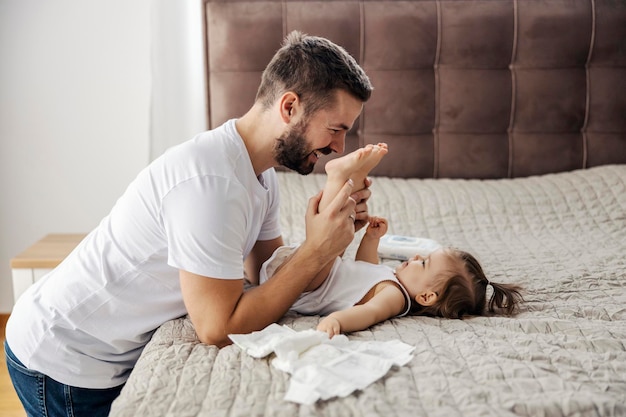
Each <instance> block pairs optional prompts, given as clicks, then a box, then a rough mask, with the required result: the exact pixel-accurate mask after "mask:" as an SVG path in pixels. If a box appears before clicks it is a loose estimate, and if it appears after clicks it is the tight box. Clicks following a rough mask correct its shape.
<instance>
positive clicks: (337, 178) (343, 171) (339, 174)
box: [319, 143, 388, 212]
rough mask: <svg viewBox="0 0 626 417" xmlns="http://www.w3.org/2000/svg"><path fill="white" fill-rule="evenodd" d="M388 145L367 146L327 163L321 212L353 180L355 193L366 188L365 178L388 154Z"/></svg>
mask: <svg viewBox="0 0 626 417" xmlns="http://www.w3.org/2000/svg"><path fill="white" fill-rule="evenodd" d="M387 151H388V150H387V144H386V143H379V144H378V145H367V146H365V147H364V148H359V149H357V150H356V151H354V152H351V153H349V154H347V155H345V156H342V157H339V158H335V159H332V160H330V161H328V162H327V163H326V167H325V169H326V174H327V179H326V185H325V186H324V193H323V194H322V199H321V200H320V205H319V211H320V212H321V211H323V210H324V209H325V208H326V207H327V206H328V204H329V203H330V202H331V201H332V199H333V198H334V197H335V196H336V195H337V193H338V192H339V191H340V190H341V187H343V185H344V184H345V183H346V181H348V178H351V179H352V181H353V182H354V188H353V191H359V190H362V189H363V188H365V178H367V175H368V174H369V172H370V171H371V170H372V168H374V167H375V166H376V165H378V163H379V162H380V160H381V159H382V157H383V156H385V154H386V153H387Z"/></svg>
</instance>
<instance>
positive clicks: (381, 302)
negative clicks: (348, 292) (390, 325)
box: [317, 282, 405, 337]
mask: <svg viewBox="0 0 626 417" xmlns="http://www.w3.org/2000/svg"><path fill="white" fill-rule="evenodd" d="M381 284H383V285H384V286H383V288H382V289H380V290H379V291H378V292H377V293H376V294H375V295H374V296H373V297H372V298H371V299H370V300H369V301H367V302H366V303H365V304H358V305H355V306H353V307H350V308H347V309H345V310H341V311H335V312H334V313H331V314H330V315H328V316H326V317H324V318H323V319H322V321H320V323H319V324H318V325H317V330H320V331H322V332H326V333H328V336H329V337H333V336H334V335H336V334H339V333H349V332H355V331H358V330H365V329H367V328H368V327H370V326H373V325H374V324H376V323H380V322H381V321H384V320H387V319H388V318H391V317H394V316H397V315H398V314H400V313H401V312H402V311H403V310H404V302H405V300H404V295H403V294H402V291H401V290H400V289H399V288H398V287H397V286H396V285H395V284H393V283H390V282H383V283H381ZM381 284H378V285H381Z"/></svg>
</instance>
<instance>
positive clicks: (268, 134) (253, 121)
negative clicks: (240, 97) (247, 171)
mask: <svg viewBox="0 0 626 417" xmlns="http://www.w3.org/2000/svg"><path fill="white" fill-rule="evenodd" d="M274 126H276V122H275V121H272V120H270V112H269V111H264V110H263V109H261V107H260V105H258V104H255V105H254V106H253V107H252V108H251V109H250V110H249V111H248V112H247V113H246V114H245V115H243V116H242V117H241V118H239V119H238V120H237V121H236V122H235V127H236V129H237V132H239V135H241V138H242V139H243V142H244V144H245V145H246V150H247V151H248V155H249V156H250V161H251V162H252V167H253V169H254V173H255V175H256V176H257V177H258V176H259V175H261V173H263V172H264V171H266V170H268V169H270V168H272V167H275V166H276V165H277V164H276V161H275V160H274V145H275V140H276V138H277V137H279V136H280V134H277V133H276V132H274V131H273V127H274Z"/></svg>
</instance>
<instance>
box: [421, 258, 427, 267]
mask: <svg viewBox="0 0 626 417" xmlns="http://www.w3.org/2000/svg"><path fill="white" fill-rule="evenodd" d="M422 267H424V268H426V259H422Z"/></svg>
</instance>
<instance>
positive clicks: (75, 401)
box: [4, 341, 123, 417]
mask: <svg viewBox="0 0 626 417" xmlns="http://www.w3.org/2000/svg"><path fill="white" fill-rule="evenodd" d="M4 352H5V356H6V361H7V368H9V376H10V377H11V381H12V382H13V386H14V387H15V391H16V392H17V396H18V397H19V398H20V401H22V404H23V405H24V409H25V410H26V414H28V416H29V417H40V416H45V417H61V416H63V417H81V416H89V417H99V416H103V417H106V416H108V415H109V410H110V409H111V403H113V400H114V399H115V398H117V396H118V395H119V393H120V391H121V390H122V386H123V385H120V386H118V387H114V388H107V389H89V388H78V387H72V386H69V385H64V384H61V383H60V382H57V381H55V380H53V379H52V378H50V377H48V376H46V375H44V374H42V373H41V372H37V371H32V370H30V369H28V368H26V367H25V366H24V365H23V364H22V363H21V362H20V361H19V360H18V359H17V358H16V357H15V355H14V354H13V352H11V349H10V348H9V344H8V343H7V342H6V341H5V342H4Z"/></svg>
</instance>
